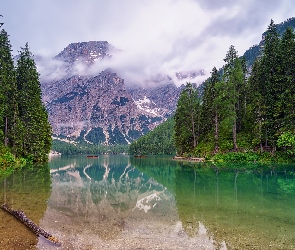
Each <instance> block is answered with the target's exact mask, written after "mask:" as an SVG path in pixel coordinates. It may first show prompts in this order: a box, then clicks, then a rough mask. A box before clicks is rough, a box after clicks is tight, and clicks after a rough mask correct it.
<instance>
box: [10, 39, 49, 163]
mask: <svg viewBox="0 0 295 250" xmlns="http://www.w3.org/2000/svg"><path fill="white" fill-rule="evenodd" d="M16 78H17V91H18V112H19V113H18V117H19V123H18V124H17V129H16V130H17V134H18V138H17V140H16V141H15V151H16V153H17V154H18V155H21V156H24V157H32V158H33V160H34V161H45V160H47V157H48V153H49V150H50V147H51V127H50V125H49V123H48V115H47V112H46V110H45V107H44V105H43V103H42V100H41V87H40V81H39V74H38V72H37V68H36V65H35V62H34V60H33V58H32V54H31V52H30V51H29V47H28V44H26V46H25V47H24V48H22V50H21V51H20V54H19V59H18V61H17V69H16Z"/></svg>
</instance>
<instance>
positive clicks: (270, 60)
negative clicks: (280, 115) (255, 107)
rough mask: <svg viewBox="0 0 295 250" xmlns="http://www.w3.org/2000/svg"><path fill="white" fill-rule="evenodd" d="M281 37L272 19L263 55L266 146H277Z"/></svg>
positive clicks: (262, 80) (262, 77) (262, 71)
mask: <svg viewBox="0 0 295 250" xmlns="http://www.w3.org/2000/svg"><path fill="white" fill-rule="evenodd" d="M279 45H280V39H279V35H278V33H277V30H276V26H275V24H274V22H273V20H271V22H270V25H269V26H268V29H267V32H266V36H265V40H264V48H263V55H262V57H261V93H262V96H263V99H264V102H265V104H264V106H265V108H266V112H265V114H264V115H265V117H264V118H263V119H264V126H263V130H264V137H263V139H264V142H265V146H269V143H270V146H272V147H273V148H274V147H275V133H276V129H277V126H276V125H277V124H276V122H275V116H276V106H277V103H276V102H277V100H278V95H279V92H280V86H279V83H278V81H279V74H280V69H279V68H280V53H279Z"/></svg>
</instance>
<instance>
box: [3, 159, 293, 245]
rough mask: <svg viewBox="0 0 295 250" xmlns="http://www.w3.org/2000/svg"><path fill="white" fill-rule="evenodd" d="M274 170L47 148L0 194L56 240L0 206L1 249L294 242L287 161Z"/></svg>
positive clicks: (290, 175)
mask: <svg viewBox="0 0 295 250" xmlns="http://www.w3.org/2000/svg"><path fill="white" fill-rule="evenodd" d="M275 169H276V168H274V166H269V167H267V168H258V169H256V170H254V171H237V170H236V171H224V170H223V171H217V170H214V169H213V168H203V166H202V165H201V164H198V165H193V164H185V163H180V162H176V161H173V160H171V157H170V156H165V157H162V156H148V157H147V158H134V157H131V156H125V155H102V156H99V157H98V158H87V157H86V156H55V157H53V158H51V159H50V162H49V164H48V166H47V167H45V168H43V170H40V168H37V167H36V168H33V169H24V170H22V171H19V172H15V173H14V174H13V175H12V176H10V177H8V178H6V179H3V178H2V179H0V191H1V193H2V195H1V198H0V202H1V203H4V202H6V203H7V204H9V205H10V206H11V207H13V208H15V209H21V210H23V211H24V212H25V213H26V215H27V216H28V217H29V218H31V219H32V220H33V221H34V222H35V223H37V224H38V225H40V226H41V227H42V228H44V229H45V230H46V231H48V232H50V233H52V234H53V235H54V236H55V237H57V238H58V239H59V240H60V241H61V242H62V246H61V247H57V246H54V245H53V244H51V243H50V242H48V241H46V240H45V239H43V238H41V237H39V238H37V237H36V236H35V235H34V234H32V233H31V232H30V231H29V230H27V229H26V228H25V227H24V226H23V225H22V224H20V223H18V222H17V221H16V220H15V219H14V218H12V216H10V215H8V214H6V213H5V212H4V211H0V223H1V224H0V225H1V233H0V234H1V235H0V236H1V237H0V241H1V242H0V243H1V245H2V246H5V247H6V249H13V248H14V249H294V248H295V247H294V246H295V233H294V232H295V230H294V229H295V212H294V207H295V180H294V172H293V167H292V166H288V167H286V168H282V167H281V168H280V171H276V170H275ZM11 247H13V248H11ZM18 247H19V248H18ZM3 249H5V248H3Z"/></svg>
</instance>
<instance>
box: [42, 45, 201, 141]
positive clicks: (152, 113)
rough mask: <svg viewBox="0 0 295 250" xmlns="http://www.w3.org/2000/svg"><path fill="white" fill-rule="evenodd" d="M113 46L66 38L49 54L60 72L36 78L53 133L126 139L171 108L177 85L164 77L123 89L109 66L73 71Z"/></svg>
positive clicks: (103, 56)
mask: <svg viewBox="0 0 295 250" xmlns="http://www.w3.org/2000/svg"><path fill="white" fill-rule="evenodd" d="M117 51H118V50H116V49H115V48H114V47H112V46H111V45H110V44H109V43H108V42H106V41H103V42H96V41H91V42H82V43H72V44H70V45H69V46H67V47H66V48H65V49H64V50H63V51H62V52H60V53H59V54H58V55H57V56H56V57H55V60H57V61H59V62H60V64H59V68H58V71H59V72H61V71H62V72H63V74H62V75H63V77H62V78H61V79H55V80H51V81H42V83H41V87H42V94H43V96H42V98H43V101H44V103H45V106H46V108H47V110H48V115H49V121H50V123H51V125H52V128H53V133H54V137H55V138H57V139H67V140H70V141H72V142H74V141H84V142H87V143H91V144H106V145H114V144H127V143H130V142H132V141H133V140H135V139H137V138H139V137H140V136H141V135H143V134H145V133H146V132H148V131H150V130H152V129H153V128H155V127H156V126H157V125H159V124H160V123H162V122H163V121H165V120H166V118H167V117H169V116H170V115H171V114H172V113H173V111H174V110H175V107H176V103H177V100H178V96H179V93H180V91H181V88H179V87H176V85H175V84H174V83H173V82H172V80H171V78H169V77H166V79H165V81H163V80H162V81H160V82H155V86H154V87H152V88H143V87H129V88H127V87H126V85H125V82H124V79H121V78H120V77H118V75H117V74H116V73H115V72H113V71H112V70H111V69H105V70H103V71H102V72H100V73H98V74H96V75H82V74H79V72H78V71H77V65H78V66H79V67H80V68H81V66H83V67H84V69H86V70H87V69H88V68H89V67H91V66H92V65H93V64H94V63H99V61H102V60H104V59H106V58H110V57H112V56H113V55H112V52H117ZM83 67H82V69H83ZM54 70H55V71H56V70H57V69H56V68H55V69H54ZM201 73H202V72H197V71H196V72H189V73H187V72H185V73H182V74H180V73H179V76H181V77H182V78H184V77H189V78H194V77H196V76H197V75H199V74H201ZM163 82H164V84H163Z"/></svg>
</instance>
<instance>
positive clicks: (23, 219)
mask: <svg viewBox="0 0 295 250" xmlns="http://www.w3.org/2000/svg"><path fill="white" fill-rule="evenodd" d="M0 207H1V208H2V209H3V210H5V211H6V212H8V213H10V214H11V215H13V216H14V217H15V218H17V219H18V220H20V221H21V222H22V223H23V224H24V225H26V226H27V227H28V228H29V229H31V230H32V231H33V232H34V233H35V234H36V235H37V236H38V237H39V236H40V235H41V236H43V237H44V238H46V239H47V240H49V241H51V242H52V243H54V244H56V245H58V246H61V243H60V242H59V241H58V239H56V238H55V237H54V236H52V235H51V234H49V233H47V232H46V231H45V230H44V229H42V228H41V227H39V226H38V225H37V224H35V223H34V222H33V221H31V220H30V219H29V218H28V217H27V216H26V214H25V213H24V212H23V211H20V210H14V209H12V208H10V207H9V206H8V205H7V204H2V205H1V206H0Z"/></svg>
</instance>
